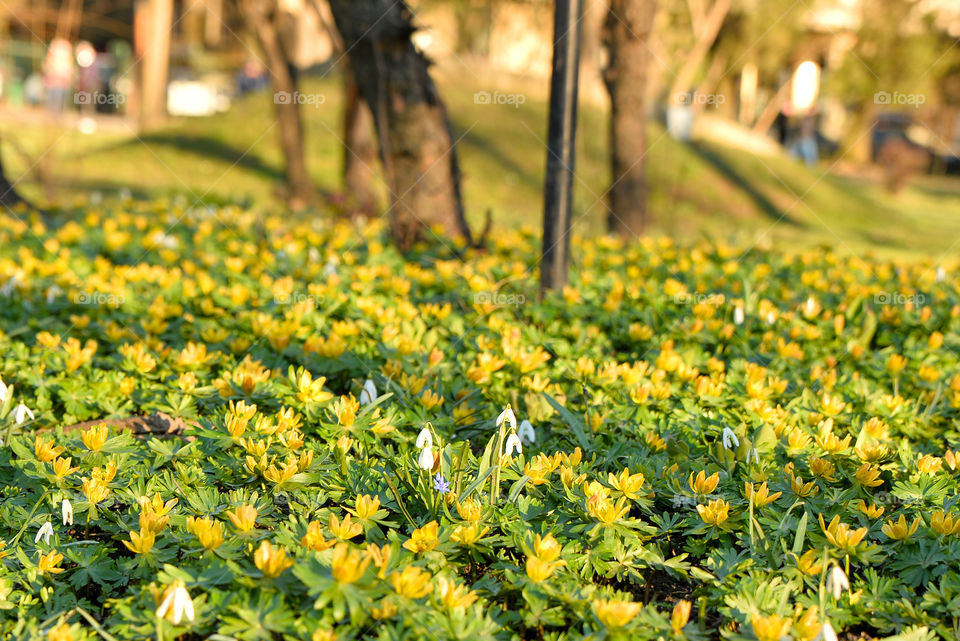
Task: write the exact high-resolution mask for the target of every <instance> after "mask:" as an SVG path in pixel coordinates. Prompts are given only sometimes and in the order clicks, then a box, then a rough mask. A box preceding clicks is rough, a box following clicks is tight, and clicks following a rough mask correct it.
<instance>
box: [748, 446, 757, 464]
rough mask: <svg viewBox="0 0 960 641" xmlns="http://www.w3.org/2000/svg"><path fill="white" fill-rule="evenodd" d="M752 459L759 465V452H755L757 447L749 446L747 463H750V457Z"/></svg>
mask: <svg viewBox="0 0 960 641" xmlns="http://www.w3.org/2000/svg"><path fill="white" fill-rule="evenodd" d="M751 458H752V459H753V460H754V461H755V462H756V464H757V465H760V453H759V452H757V448H755V447H751V448H750V449H749V450H748V451H747V465H750V459H751Z"/></svg>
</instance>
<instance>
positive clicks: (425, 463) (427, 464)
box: [417, 445, 433, 470]
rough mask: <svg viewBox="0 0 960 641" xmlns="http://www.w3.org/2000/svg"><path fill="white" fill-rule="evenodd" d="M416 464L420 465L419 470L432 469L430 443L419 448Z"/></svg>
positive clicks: (431, 447) (431, 448)
mask: <svg viewBox="0 0 960 641" xmlns="http://www.w3.org/2000/svg"><path fill="white" fill-rule="evenodd" d="M417 465H418V466H420V469H421V470H432V469H433V446H432V445H427V446H426V447H425V448H423V449H422V450H420V456H418V457H417Z"/></svg>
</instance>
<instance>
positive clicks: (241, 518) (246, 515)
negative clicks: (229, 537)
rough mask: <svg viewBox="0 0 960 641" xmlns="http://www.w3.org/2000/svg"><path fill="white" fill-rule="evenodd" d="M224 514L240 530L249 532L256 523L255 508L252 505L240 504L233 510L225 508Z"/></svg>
mask: <svg viewBox="0 0 960 641" xmlns="http://www.w3.org/2000/svg"><path fill="white" fill-rule="evenodd" d="M226 514H227V518H229V519H230V521H231V522H232V523H233V527H235V528H237V529H238V530H240V531H241V532H249V531H250V530H252V529H253V528H254V527H256V525H257V516H258V514H257V508H255V507H254V506H252V505H247V504H244V505H241V506H240V507H238V508H237V509H235V510H232V511H231V510H227V512H226Z"/></svg>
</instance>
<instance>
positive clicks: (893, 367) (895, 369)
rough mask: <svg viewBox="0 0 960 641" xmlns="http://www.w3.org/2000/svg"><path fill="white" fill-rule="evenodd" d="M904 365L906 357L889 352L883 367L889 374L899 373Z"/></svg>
mask: <svg viewBox="0 0 960 641" xmlns="http://www.w3.org/2000/svg"><path fill="white" fill-rule="evenodd" d="M906 366H907V359H906V358H904V357H903V356H901V355H900V354H890V356H889V357H887V363H886V365H885V367H886V370H887V371H888V372H890V373H891V374H899V373H900V372H901V371H902V370H903V368H904V367H906Z"/></svg>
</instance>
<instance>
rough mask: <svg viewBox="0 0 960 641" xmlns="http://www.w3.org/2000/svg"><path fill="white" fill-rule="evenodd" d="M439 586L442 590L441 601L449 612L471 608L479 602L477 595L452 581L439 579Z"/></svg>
mask: <svg viewBox="0 0 960 641" xmlns="http://www.w3.org/2000/svg"><path fill="white" fill-rule="evenodd" d="M437 586H438V589H439V590H440V601H441V603H443V605H444V606H445V607H446V608H447V609H448V610H458V609H462V608H469V607H470V606H471V605H473V602H474V601H476V600H477V593H476V592H475V591H473V590H470V589H468V588H467V586H465V585H457V584H456V583H454V582H453V580H452V579H447V578H446V577H439V578H438V579H437Z"/></svg>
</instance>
